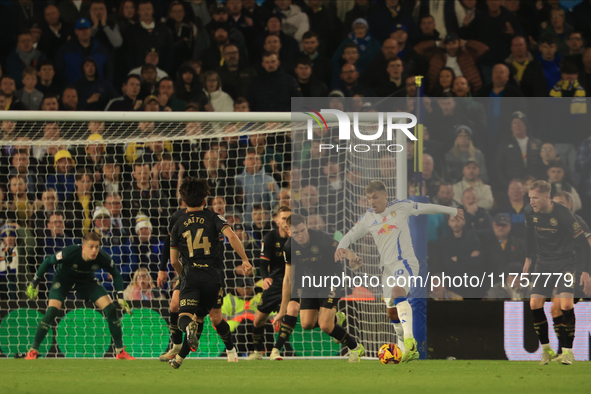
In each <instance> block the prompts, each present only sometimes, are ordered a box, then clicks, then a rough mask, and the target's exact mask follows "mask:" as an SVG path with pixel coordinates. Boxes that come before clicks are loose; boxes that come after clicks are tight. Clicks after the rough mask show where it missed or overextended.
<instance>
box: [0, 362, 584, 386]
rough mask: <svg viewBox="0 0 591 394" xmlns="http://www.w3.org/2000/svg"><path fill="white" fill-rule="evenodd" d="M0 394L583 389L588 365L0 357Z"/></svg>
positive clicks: (579, 363)
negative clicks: (174, 364)
mask: <svg viewBox="0 0 591 394" xmlns="http://www.w3.org/2000/svg"><path fill="white" fill-rule="evenodd" d="M0 371H1V372H0V376H2V378H1V379H0V393H6V394H13V393H43V394H49V393H84V394H91V393H100V394H111V393H126V394H135V393H138V394H147V393H165V392H169V393H179V392H200V393H224V392H236V393H241V394H243V393H244V394H246V393H261V392H274V393H281V394H283V393H323V394H331V393H338V394H345V393H356V394H359V393H366V392H367V393H394V392H403V393H404V392H406V393H494V394H498V393H499V392H506V393H530V392H532V393H533V392H536V393H550V392H561V391H566V392H568V393H571V394H572V393H589V363H586V362H576V363H575V364H574V365H571V366H564V365H559V364H556V363H551V364H550V365H546V366H539V365H538V363H537V362H510V361H439V360H437V361H434V360H429V361H415V362H412V363H410V364H402V365H382V364H380V363H379V362H378V361H377V360H363V361H362V362H361V364H348V363H347V362H346V360H345V359H343V360H285V361H283V362H271V361H268V360H263V361H258V362H254V361H251V362H247V361H243V360H241V361H240V362H239V363H236V364H231V363H228V362H226V361H221V360H203V359H188V360H187V361H186V362H185V363H184V365H183V366H182V367H181V368H180V369H178V370H173V369H172V368H170V367H169V366H168V364H166V363H163V362H160V361H158V360H136V361H123V360H122V361H117V360H56V359H46V360H44V359H40V360H35V361H27V360H6V359H5V360H0Z"/></svg>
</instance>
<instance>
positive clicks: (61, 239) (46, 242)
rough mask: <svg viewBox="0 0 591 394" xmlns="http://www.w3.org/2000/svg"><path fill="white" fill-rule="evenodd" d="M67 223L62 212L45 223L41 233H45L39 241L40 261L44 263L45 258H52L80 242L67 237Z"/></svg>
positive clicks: (50, 217)
mask: <svg viewBox="0 0 591 394" xmlns="http://www.w3.org/2000/svg"><path fill="white" fill-rule="evenodd" d="M65 230H66V222H65V220H64V214H63V213H62V212H54V213H52V214H50V215H49V217H48V219H47V220H46V221H45V222H44V223H43V227H42V228H41V231H42V232H43V233H44V234H43V236H42V237H41V238H40V239H39V244H38V246H39V250H38V252H37V254H38V257H39V260H40V261H43V260H44V259H45V257H47V256H51V255H52V254H55V253H57V252H59V251H60V250H62V249H63V248H66V247H68V246H72V245H76V244H77V243H78V240H77V239H75V238H72V237H69V236H68V235H66V232H65Z"/></svg>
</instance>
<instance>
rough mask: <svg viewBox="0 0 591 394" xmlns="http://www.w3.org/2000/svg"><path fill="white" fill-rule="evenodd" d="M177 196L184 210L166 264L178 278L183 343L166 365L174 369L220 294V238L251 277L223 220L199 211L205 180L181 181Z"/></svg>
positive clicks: (195, 344)
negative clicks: (180, 199)
mask: <svg viewBox="0 0 591 394" xmlns="http://www.w3.org/2000/svg"><path fill="white" fill-rule="evenodd" d="M179 193H180V195H181V198H182V200H183V201H184V202H185V204H187V210H186V213H185V214H184V215H182V216H181V217H179V218H178V220H177V222H176V223H175V224H174V226H173V228H172V230H171V231H170V261H171V263H172V266H173V268H174V270H175V271H176V272H177V273H178V274H179V276H182V280H181V290H180V297H179V298H180V308H179V321H178V326H179V328H180V329H181V331H183V332H184V333H185V340H184V341H183V345H182V347H181V350H180V352H179V354H177V355H176V356H175V358H174V359H172V360H170V361H169V364H170V366H171V367H172V368H175V369H177V368H179V367H180V366H181V365H182V363H183V360H184V359H185V357H187V355H188V354H189V352H190V351H191V350H197V347H198V346H199V338H200V337H201V333H202V332H203V321H204V318H205V316H206V315H207V314H209V312H210V310H211V309H212V308H213V307H214V306H215V305H216V303H217V302H218V299H219V296H220V295H221V294H223V287H222V283H223V278H224V276H223V275H224V274H223V269H224V268H223V261H222V256H223V252H224V242H223V239H221V234H223V235H225V236H226V237H227V238H228V241H229V242H230V245H231V246H232V248H234V250H235V251H236V252H237V253H238V254H239V255H240V257H241V258H242V268H243V269H244V271H245V273H246V275H248V276H250V275H252V265H251V264H250V262H249V261H248V257H247V256H246V253H245V252H244V248H243V247H242V242H241V241H240V239H239V238H238V237H237V236H236V234H234V231H232V228H231V227H230V225H229V224H228V222H227V221H226V219H225V218H224V217H223V216H221V215H218V214H216V213H215V212H212V211H209V210H204V209H203V208H204V207H205V204H206V201H207V196H208V195H209V184H208V183H207V180H205V179H197V178H191V177H189V178H185V180H183V183H182V185H181V187H180V189H179ZM181 260H182V263H181ZM228 333H229V332H228Z"/></svg>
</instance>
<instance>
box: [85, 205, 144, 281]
mask: <svg viewBox="0 0 591 394" xmlns="http://www.w3.org/2000/svg"><path fill="white" fill-rule="evenodd" d="M92 222H93V223H92V224H93V227H92V231H94V232H96V233H97V234H98V235H100V236H101V249H102V250H104V251H105V252H107V253H108V254H109V256H111V259H112V260H113V263H114V264H115V267H117V269H118V270H119V272H120V273H121V276H122V277H123V281H124V282H127V283H129V280H130V277H131V273H132V272H134V271H135V270H136V269H137V265H138V264H137V261H138V257H137V255H135V254H133V253H131V242H130V241H129V238H128V237H122V236H121V234H120V233H119V232H118V231H117V230H114V229H113V228H111V214H110V213H109V211H108V210H107V208H105V207H97V208H96V209H95V211H94V212H93V214H92ZM96 275H97V277H98V278H99V280H100V279H102V281H103V283H102V285H103V286H105V288H106V289H107V290H112V289H113V285H112V282H111V281H110V280H109V275H108V273H107V272H105V271H101V272H97V273H96Z"/></svg>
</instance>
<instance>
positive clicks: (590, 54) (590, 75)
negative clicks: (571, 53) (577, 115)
mask: <svg viewBox="0 0 591 394" xmlns="http://www.w3.org/2000/svg"><path fill="white" fill-rule="evenodd" d="M579 81H580V82H581V84H582V85H583V88H585V93H586V94H587V97H591V47H589V48H585V52H583V67H582V68H581V69H580V71H579Z"/></svg>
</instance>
